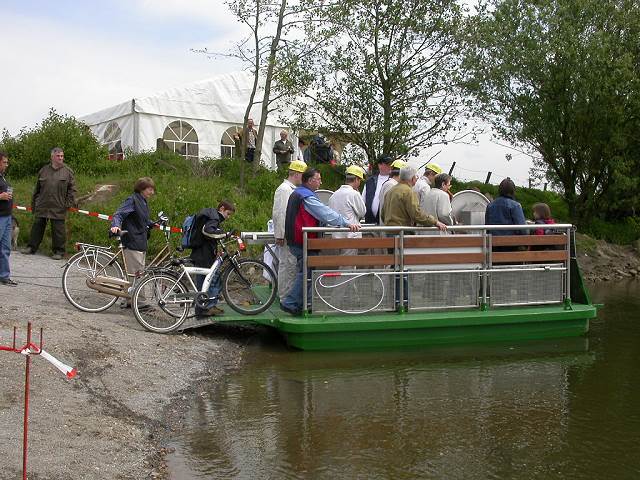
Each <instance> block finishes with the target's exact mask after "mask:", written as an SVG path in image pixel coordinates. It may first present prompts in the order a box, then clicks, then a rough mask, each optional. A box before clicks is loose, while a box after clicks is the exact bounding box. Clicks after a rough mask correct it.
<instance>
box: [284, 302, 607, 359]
mask: <svg viewBox="0 0 640 480" xmlns="http://www.w3.org/2000/svg"><path fill="white" fill-rule="evenodd" d="M595 316H596V309H595V307H593V306H590V305H573V307H572V308H571V310H565V309H564V307H563V306H555V307H527V308H509V309H503V310H491V311H484V312H483V311H477V310H474V311H456V312H452V311H448V312H420V313H405V314H397V313H390V314H378V315H370V316H362V317H355V318H354V316H331V317H313V316H310V317H307V318H296V317H288V318H280V319H279V320H278V322H277V327H276V328H278V329H279V330H280V331H281V332H282V333H283V334H284V336H285V338H286V340H287V343H288V344H289V345H290V346H292V347H295V348H299V349H302V350H352V349H372V348H393V347H407V346H421V345H446V344H462V343H478V342H503V341H523V340H541V339H548V338H560V337H575V336H580V335H583V334H585V333H586V332H587V331H588V330H589V319H591V318H594V317H595Z"/></svg>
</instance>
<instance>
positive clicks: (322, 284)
mask: <svg viewBox="0 0 640 480" xmlns="http://www.w3.org/2000/svg"><path fill="white" fill-rule="evenodd" d="M336 273H337V275H336V274H323V275H320V276H319V277H318V278H316V281H315V284H314V286H313V288H314V289H315V291H316V294H317V295H318V298H320V300H322V301H323V302H324V303H326V304H327V305H328V306H329V307H330V308H332V309H334V310H336V311H337V312H340V313H346V314H352V315H355V314H361V313H368V312H370V311H372V310H375V309H376V308H378V307H379V306H380V304H381V303H382V301H383V300H384V282H383V281H382V278H380V275H378V274H377V273H375V272H366V273H361V274H359V275H349V276H348V278H347V279H346V280H344V281H343V282H339V283H336V284H335V285H325V284H324V283H323V282H322V279H323V278H324V277H334V276H342V273H339V272H336ZM366 275H373V276H374V277H376V278H377V279H378V281H379V282H380V286H381V287H382V294H381V295H380V301H378V303H376V304H375V305H374V306H373V307H371V308H368V309H366V310H342V309H340V308H338V307H336V306H335V305H332V304H331V303H329V302H328V301H327V299H326V298H324V297H323V296H322V295H321V294H320V291H319V290H318V285H319V286H320V287H322V288H336V287H341V286H342V285H346V284H347V283H349V282H352V281H353V280H356V279H358V278H360V277H364V276H366Z"/></svg>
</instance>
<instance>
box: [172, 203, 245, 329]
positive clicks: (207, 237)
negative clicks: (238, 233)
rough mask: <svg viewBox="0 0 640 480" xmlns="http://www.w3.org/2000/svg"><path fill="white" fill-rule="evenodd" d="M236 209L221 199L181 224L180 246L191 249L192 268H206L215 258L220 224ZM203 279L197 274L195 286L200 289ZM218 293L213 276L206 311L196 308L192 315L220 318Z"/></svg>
mask: <svg viewBox="0 0 640 480" xmlns="http://www.w3.org/2000/svg"><path fill="white" fill-rule="evenodd" d="M235 211H236V207H235V206H234V205H233V203H231V202H229V201H227V200H223V201H221V202H220V203H219V204H218V208H217V209H213V208H203V209H202V210H200V211H199V212H198V213H197V214H196V215H194V216H191V217H187V218H186V219H185V222H184V224H183V240H182V245H183V247H185V248H191V249H192V250H191V260H192V261H193V264H194V266H196V267H200V268H209V267H211V265H213V262H214V261H215V259H216V255H217V251H216V250H217V249H216V240H218V239H220V238H223V237H224V235H225V231H224V230H222V228H220V224H221V223H222V222H224V221H225V220H226V219H227V218H229V217H230V216H231V215H233V214H234V213H235ZM204 278H205V277H204V276H203V275H198V277H197V278H196V281H195V283H196V287H198V289H200V288H202V284H203V282H204ZM219 294H220V276H219V275H216V276H215V277H214V279H213V281H212V282H211V286H210V287H209V291H208V292H207V295H208V296H209V303H208V304H207V308H200V307H196V315H197V316H200V317H203V316H212V315H222V314H223V313H224V310H223V309H221V308H219V307H217V306H216V304H217V303H218V295H219Z"/></svg>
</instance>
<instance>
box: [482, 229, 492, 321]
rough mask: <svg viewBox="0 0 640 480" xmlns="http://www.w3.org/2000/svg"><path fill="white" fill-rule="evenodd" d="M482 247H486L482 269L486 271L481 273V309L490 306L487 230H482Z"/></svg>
mask: <svg viewBox="0 0 640 480" xmlns="http://www.w3.org/2000/svg"><path fill="white" fill-rule="evenodd" d="M482 248H483V249H484V252H483V253H484V256H483V261H482V269H483V270H484V272H483V273H482V275H481V277H480V278H481V279H482V301H481V302H480V310H486V309H487V306H488V302H487V283H488V282H489V274H488V273H487V270H489V248H490V247H489V238H488V235H487V231H486V230H483V231H482Z"/></svg>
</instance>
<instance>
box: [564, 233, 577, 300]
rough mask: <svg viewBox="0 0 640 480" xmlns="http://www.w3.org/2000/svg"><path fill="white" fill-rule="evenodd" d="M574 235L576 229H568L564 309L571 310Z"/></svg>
mask: <svg viewBox="0 0 640 480" xmlns="http://www.w3.org/2000/svg"><path fill="white" fill-rule="evenodd" d="M573 235H574V228H573V227H567V245H566V249H567V259H566V260H565V271H564V275H565V287H564V288H565V289H566V292H565V296H564V299H563V300H564V308H566V309H570V308H571V242H572V238H573Z"/></svg>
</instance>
